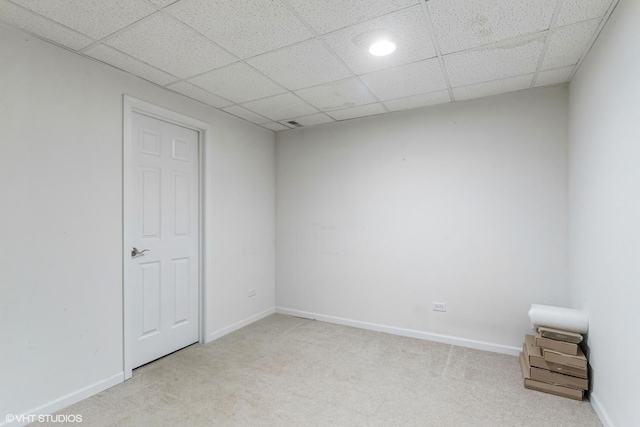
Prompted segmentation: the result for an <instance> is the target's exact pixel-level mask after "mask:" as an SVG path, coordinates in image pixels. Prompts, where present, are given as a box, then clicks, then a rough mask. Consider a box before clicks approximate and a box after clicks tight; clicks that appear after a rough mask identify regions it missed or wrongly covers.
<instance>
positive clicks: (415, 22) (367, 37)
mask: <svg viewBox="0 0 640 427" xmlns="http://www.w3.org/2000/svg"><path fill="white" fill-rule="evenodd" d="M378 33H389V34H390V36H391V38H392V39H393V40H394V41H395V43H396V45H397V49H396V51H395V52H394V53H393V54H392V55H389V56H382V57H380V56H372V55H371V54H370V53H369V45H370V43H371V41H373V39H375V38H376V34H378ZM325 40H326V42H327V43H328V44H329V46H330V47H331V48H332V49H333V50H334V51H335V52H336V53H337V54H338V55H339V56H340V57H341V58H342V60H343V61H344V62H345V63H346V64H347V65H348V66H349V67H350V68H351V69H352V70H353V71H354V72H355V73H356V74H365V73H371V72H373V71H378V70H383V69H385V68H390V67H393V66H396V65H402V64H407V63H409V62H415V61H420V60H422V59H428V58H433V57H434V56H436V51H435V49H434V47H433V44H432V42H431V36H430V35H429V32H428V30H427V23H426V19H425V16H424V13H423V11H422V6H420V5H417V6H413V7H410V8H408V9H404V10H402V11H400V12H396V13H392V14H389V15H385V16H383V17H380V18H376V19H373V20H371V21H367V22H363V23H361V24H358V25H354V26H352V27H348V28H345V29H343V30H340V31H336V32H335V33H331V34H329V35H327V36H325Z"/></svg>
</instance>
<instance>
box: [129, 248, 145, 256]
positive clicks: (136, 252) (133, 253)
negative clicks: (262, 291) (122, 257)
mask: <svg viewBox="0 0 640 427" xmlns="http://www.w3.org/2000/svg"><path fill="white" fill-rule="evenodd" d="M145 252H149V249H143V250H141V251H139V250H138V248H136V247H133V248H131V258H135V257H138V256H142V255H144V253H145Z"/></svg>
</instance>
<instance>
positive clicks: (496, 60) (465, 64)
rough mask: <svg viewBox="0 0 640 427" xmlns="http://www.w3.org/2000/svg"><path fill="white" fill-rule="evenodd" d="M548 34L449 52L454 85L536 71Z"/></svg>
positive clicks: (452, 83) (449, 64) (448, 65)
mask: <svg viewBox="0 0 640 427" xmlns="http://www.w3.org/2000/svg"><path fill="white" fill-rule="evenodd" d="M544 42H545V35H544V34H543V35H542V36H540V35H537V36H527V37H522V38H519V39H515V40H509V41H507V42H502V43H499V44H494V45H491V46H486V47H481V48H478V49H474V50H467V51H464V52H459V53H454V54H451V55H446V56H445V57H444V64H445V67H446V69H447V73H448V74H449V81H450V82H451V86H452V87H457V86H467V85H471V84H475V83H481V82H486V81H490V80H498V79H503V78H507V77H514V76H518V75H522V74H529V73H533V72H535V71H536V69H537V67H538V62H539V61H540V55H541V54H542V49H543V47H544Z"/></svg>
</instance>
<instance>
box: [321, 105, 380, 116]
mask: <svg viewBox="0 0 640 427" xmlns="http://www.w3.org/2000/svg"><path fill="white" fill-rule="evenodd" d="M386 112H387V111H386V110H385V109H384V107H383V106H382V104H369V105H361V106H359V107H353V108H345V109H344V110H335V111H332V112H330V113H327V114H329V115H330V116H331V117H333V118H334V119H336V120H349V119H355V118H357V117H365V116H374V115H376V114H384V113H386Z"/></svg>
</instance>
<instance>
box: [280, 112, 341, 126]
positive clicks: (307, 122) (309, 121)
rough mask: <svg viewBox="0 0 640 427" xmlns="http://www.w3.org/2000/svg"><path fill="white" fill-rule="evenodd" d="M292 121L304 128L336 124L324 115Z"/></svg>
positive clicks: (314, 115)
mask: <svg viewBox="0 0 640 427" xmlns="http://www.w3.org/2000/svg"><path fill="white" fill-rule="evenodd" d="M291 120H294V121H296V122H298V123H300V124H301V125H302V126H315V125H322V124H325V123H331V122H335V120H333V119H332V118H331V117H329V116H327V115H326V114H324V113H318V114H311V115H309V116H303V117H294V118H292V119H291ZM283 124H285V125H286V123H283Z"/></svg>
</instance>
